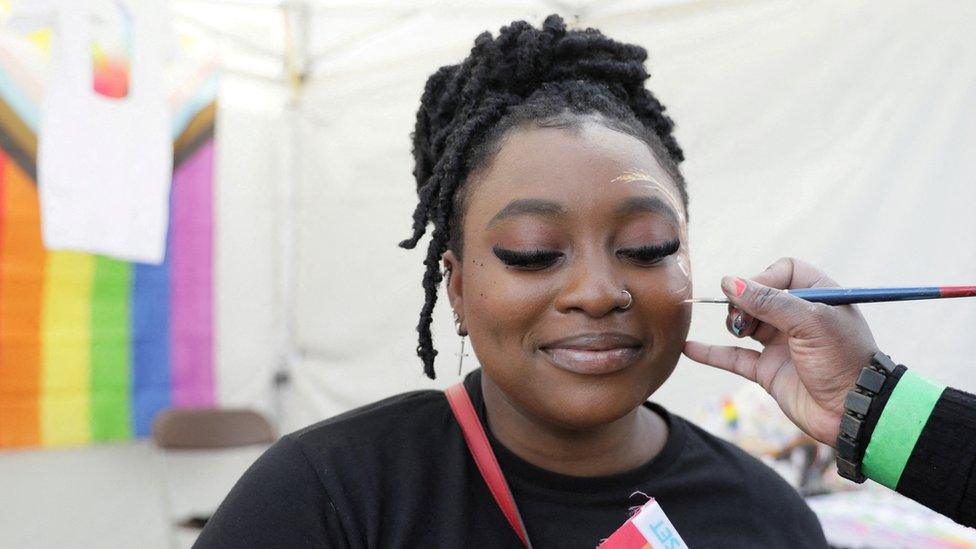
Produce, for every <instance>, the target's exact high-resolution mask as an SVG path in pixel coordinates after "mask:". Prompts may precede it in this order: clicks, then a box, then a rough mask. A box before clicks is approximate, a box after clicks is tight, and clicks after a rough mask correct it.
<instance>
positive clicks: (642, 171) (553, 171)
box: [466, 123, 684, 221]
mask: <svg viewBox="0 0 976 549" xmlns="http://www.w3.org/2000/svg"><path fill="white" fill-rule="evenodd" d="M472 191H473V193H472V195H471V196H470V197H469V198H468V204H467V213H466V216H475V217H481V216H489V217H494V216H496V215H497V214H498V213H499V212H500V211H501V210H502V209H503V208H505V207H507V206H508V205H509V204H511V203H513V202H516V201H526V200H528V201H532V200H536V201H546V202H550V203H554V204H559V205H561V206H562V208H563V209H565V210H568V211H580V210H585V209H587V207H589V206H596V205H606V204H608V203H612V204H613V205H614V207H617V206H622V205H624V203H625V202H627V201H629V202H630V204H631V205H633V204H634V199H635V198H636V197H641V196H653V197H657V198H659V199H660V200H661V201H662V202H663V203H664V204H665V205H667V206H668V207H670V209H672V210H674V214H675V216H676V217H677V218H678V220H679V221H683V220H684V208H683V206H682V204H681V202H680V199H679V197H680V194H679V192H678V189H677V186H676V185H675V183H674V182H673V180H672V179H671V176H670V175H668V173H667V171H666V170H665V169H664V167H663V166H661V164H660V163H659V162H658V161H657V159H656V158H655V157H654V154H653V153H652V152H651V150H650V147H648V146H647V144H646V143H644V142H642V141H641V140H639V139H637V138H635V137H633V136H630V135H627V134H624V133H622V132H619V131H616V130H613V129H610V128H607V127H605V126H602V125H600V124H597V123H585V124H584V125H583V126H582V127H579V128H532V129H522V130H519V131H517V132H516V133H514V134H512V135H509V136H508V137H507V138H506V139H505V140H504V141H503V143H502V144H501V146H500V148H499V150H498V152H497V153H496V155H495V158H494V159H493V160H492V162H491V163H490V165H489V166H486V169H485V170H483V172H482V173H480V174H478V176H477V183H476V185H475V188H474V189H472ZM469 219H470V217H469Z"/></svg>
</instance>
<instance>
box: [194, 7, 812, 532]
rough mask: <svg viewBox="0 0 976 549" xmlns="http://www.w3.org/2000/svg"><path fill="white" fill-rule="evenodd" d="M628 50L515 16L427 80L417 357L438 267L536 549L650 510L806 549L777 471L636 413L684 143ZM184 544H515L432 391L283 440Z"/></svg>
mask: <svg viewBox="0 0 976 549" xmlns="http://www.w3.org/2000/svg"><path fill="white" fill-rule="evenodd" d="M645 58H646V53H645V51H644V50H643V49H642V48H639V47H637V46H632V45H628V44H620V43H617V42H614V41H612V40H610V39H608V38H606V37H604V36H603V35H602V34H600V33H599V32H598V31H596V30H592V29H589V30H585V31H567V30H566V28H565V26H564V24H563V21H562V20H561V19H560V18H559V17H558V16H550V17H549V18H547V19H546V21H545V23H544V24H543V26H542V28H541V29H535V28H533V27H532V26H530V25H529V24H527V23H524V22H516V23H513V24H512V25H510V26H508V27H505V28H503V29H502V30H501V32H500V34H499V36H498V37H496V38H493V37H492V36H491V35H490V34H488V33H485V34H482V35H481V36H479V37H478V38H477V39H476V41H475V46H474V48H473V49H472V50H471V54H470V55H469V57H468V58H467V59H465V60H464V61H463V62H462V63H461V64H460V65H454V66H447V67H443V68H441V69H440V70H439V71H437V73H435V74H434V75H433V76H432V77H431V78H430V79H429V80H428V82H427V86H426V89H425V90H424V94H423V97H422V99H421V106H420V111H419V112H418V116H417V126H416V131H415V133H414V136H413V139H414V156H415V159H416V167H415V170H414V174H415V176H416V179H417V183H418V194H419V204H418V206H417V209H416V212H415V214H414V233H413V236H412V238H410V239H409V240H407V241H405V242H403V243H402V244H401V245H402V246H403V247H406V248H412V247H414V246H415V245H416V244H417V242H418V241H419V239H420V238H421V236H422V235H423V234H424V232H425V230H426V227H427V224H428V223H431V224H433V233H432V237H431V241H430V245H429V247H428V251H427V256H426V260H425V265H426V266H427V273H426V275H425V276H424V280H423V286H424V289H425V290H426V294H427V301H426V303H425V305H424V307H423V310H422V312H421V318H420V325H419V327H418V330H419V332H420V345H419V347H418V353H419V355H420V357H421V359H422V361H423V364H424V371H425V372H426V373H427V375H428V376H430V377H433V376H434V357H435V355H436V351H435V350H434V349H433V347H432V342H431V335H430V322H431V312H432V311H433V308H434V303H435V300H436V297H437V287H438V285H439V284H440V282H441V279H442V275H441V271H440V267H441V265H442V264H443V266H444V267H445V270H446V274H447V295H448V297H449V299H450V303H451V307H452V308H453V310H454V312H455V317H456V319H457V327H458V333H459V334H461V335H462V336H463V335H469V336H470V338H471V344H472V346H473V348H474V352H475V354H476V355H477V357H478V360H479V361H480V363H481V365H482V366H483V371H475V372H473V373H472V374H470V375H468V376H467V378H466V379H465V381H464V387H465V389H466V390H467V392H468V394H469V396H470V398H471V400H472V401H473V403H474V406H475V409H476V410H477V411H478V415H479V418H480V420H481V422H482V424H483V425H484V426H485V430H486V431H487V433H488V437H489V440H490V442H491V444H492V448H493V449H494V452H495V454H496V455H497V457H498V461H499V463H500V465H501V469H502V471H503V472H504V475H505V477H506V478H507V481H508V484H509V486H511V490H512V493H513V494H514V498H515V501H516V504H517V506H518V509H519V511H520V513H521V517H522V519H523V521H524V524H525V527H526V530H527V533H528V537H529V538H530V539H531V541H532V543H533V545H534V546H535V547H556V546H558V547H595V546H596V545H598V544H599V543H600V541H601V540H602V539H605V538H607V537H608V536H610V535H611V534H612V533H613V532H614V531H615V530H616V529H617V528H618V527H619V526H620V525H621V524H622V523H624V522H625V521H626V520H627V518H628V516H629V512H628V510H629V509H630V508H632V507H636V506H640V505H641V504H643V503H644V502H645V501H646V498H647V497H648V496H651V497H654V498H655V499H656V500H657V501H658V502H659V503H660V504H661V506H662V508H663V510H664V512H665V513H666V514H667V515H668V517H669V518H670V520H671V522H672V523H673V524H674V526H675V527H676V529H677V530H678V532H679V534H680V535H681V536H682V538H683V539H684V540H685V542H686V543H687V544H688V545H690V546H691V547H707V546H715V547H718V546H722V547H749V546H756V547H784V546H790V547H802V546H825V545H826V543H825V541H824V537H823V534H822V532H821V530H820V527H819V524H818V522H817V519H816V517H815V516H814V515H813V514H812V512H811V511H810V510H809V509H808V508H807V507H806V505H805V504H804V503H803V501H802V500H801V499H800V498H799V497H798V496H797V495H796V493H795V492H794V491H793V490H792V489H791V488H790V487H789V486H788V485H787V484H786V483H785V482H783V481H782V480H781V479H780V478H779V477H778V476H777V475H776V474H775V473H773V472H772V471H771V470H769V469H768V468H766V467H765V466H763V465H762V464H760V463H759V462H758V461H756V460H755V459H753V458H751V457H749V456H748V455H746V454H745V453H743V452H742V451H740V450H738V449H737V448H735V447H734V446H732V445H730V444H727V443H725V442H723V441H720V440H718V439H716V438H715V437H712V436H710V435H708V434H706V433H705V432H703V431H701V430H700V429H698V428H697V427H695V426H694V425H691V424H690V423H688V422H686V421H685V420H683V419H681V418H679V417H677V416H674V415H671V414H669V413H668V412H667V411H666V410H664V409H663V408H661V407H660V406H657V405H655V404H649V403H646V402H645V401H646V399H647V398H648V397H649V396H650V395H651V394H652V393H654V391H655V390H657V389H658V387H660V386H661V384H663V383H664V381H665V380H666V379H667V378H668V376H669V375H670V374H671V372H672V371H673V369H674V367H675V364H676V363H677V360H678V357H679V355H680V353H681V350H682V347H683V345H684V342H685V338H686V335H687V332H688V325H689V322H690V317H691V309H690V307H689V306H688V305H687V304H685V303H684V302H683V300H685V299H686V298H688V297H689V296H690V292H691V280H690V273H689V270H688V266H689V261H688V246H687V244H688V236H687V210H686V207H687V201H688V200H687V194H686V192H685V184H684V180H683V179H682V177H681V174H680V172H679V171H678V167H677V164H678V162H680V161H681V160H682V152H681V149H680V148H679V146H678V144H677V142H676V141H675V140H674V137H673V136H672V134H671V130H672V127H673V124H672V122H671V120H670V119H668V118H667V117H666V116H665V115H664V108H663V107H662V106H661V104H660V103H659V102H658V101H657V100H656V99H655V98H654V96H653V95H652V94H651V93H650V92H649V91H647V90H646V89H645V88H644V80H646V79H647V73H646V72H645V70H644V67H643V62H644V59H645ZM198 545H199V546H201V547H211V546H214V547H216V546H224V547H241V546H261V547H269V546H282V547H304V546H309V547H312V546H320V547H321V546H330V547H331V546H335V547H389V546H402V547H517V546H519V545H520V542H519V538H518V537H517V535H516V533H515V531H514V530H513V529H512V528H511V527H510V526H509V524H508V523H507V522H506V519H505V517H504V516H503V514H502V512H501V511H500V510H499V507H498V506H497V505H496V503H495V501H494V500H493V498H492V496H491V494H490V493H489V491H488V489H487V488H486V484H485V481H484V480H483V479H482V477H481V475H480V474H479V471H478V469H477V468H476V466H475V464H474V462H473V461H472V458H471V457H470V454H469V452H468V449H467V447H466V446H465V442H464V439H463V438H462V434H461V431H460V429H459V427H458V423H457V421H456V420H455V418H454V416H453V415H452V412H451V409H450V407H449V405H448V402H447V401H446V399H445V397H444V395H443V393H440V392H435V391H420V392H414V393H407V394H402V395H398V396H395V397H392V398H389V399H386V400H383V401H381V402H377V403H375V404H372V405H369V406H366V407H364V408H360V409H357V410H353V411H351V412H348V413H346V414H343V415H341V416H338V417H335V418H332V419H329V420H326V421H324V422H322V423H319V424H317V425H313V426H311V427H308V428H306V429H304V430H302V431H299V432H297V433H293V434H291V435H288V436H286V437H284V438H283V439H282V440H281V441H279V442H278V443H277V444H276V445H275V446H274V447H273V448H272V449H270V450H269V451H268V452H267V453H266V454H265V455H264V456H263V457H262V458H261V459H260V460H258V462H257V463H255V464H254V466H252V468H251V469H250V470H249V471H248V472H247V473H246V474H245V476H244V478H243V479H242V480H241V481H240V482H239V483H238V485H237V486H236V487H235V488H234V489H233V491H232V492H231V493H230V494H229V495H228V497H227V499H226V501H225V502H224V503H223V505H222V506H221V508H220V509H219V510H218V512H217V513H216V515H215V516H214V518H213V519H212V520H211V522H210V523H209V524H208V525H207V528H206V529H205V530H204V532H203V534H202V535H201V537H200V540H199V544H198Z"/></svg>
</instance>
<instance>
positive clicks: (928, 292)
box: [685, 286, 976, 305]
mask: <svg viewBox="0 0 976 549" xmlns="http://www.w3.org/2000/svg"><path fill="white" fill-rule="evenodd" d="M786 291H787V292H789V294H790V295H795V296H796V297H799V298H800V299H805V300H807V301H812V302H814V303H826V304H827V305H850V304H852V303H878V302H881V301H914V300H918V299H945V298H949V297H974V296H976V286H923V287H917V288H797V289H793V290H786ZM728 302H729V300H728V299H726V298H724V297H696V298H693V299H686V300H685V303H728Z"/></svg>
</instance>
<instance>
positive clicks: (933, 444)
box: [898, 388, 976, 526]
mask: <svg viewBox="0 0 976 549" xmlns="http://www.w3.org/2000/svg"><path fill="white" fill-rule="evenodd" d="M898 492H899V493H901V494H903V495H905V496H908V497H910V498H912V499H914V500H915V501H917V502H919V503H921V504H922V505H925V506H926V507H928V508H930V509H932V510H934V511H937V512H939V513H941V514H943V515H945V516H947V517H949V518H951V519H952V520H954V521H956V522H958V523H960V524H963V525H965V526H976V396H973V395H971V394H969V393H964V392H962V391H957V390H955V389H951V388H949V389H946V390H945V391H943V392H942V396H941V397H940V398H939V400H938V402H936V404H935V408H934V409H933V410H932V415H931V416H929V420H928V422H927V423H926V424H925V428H924V429H923V430H922V433H921V435H919V437H918V442H916V444H915V448H914V449H913V450H912V453H911V455H910V457H909V458H908V463H906V465H905V469H904V471H902V474H901V478H900V479H899V481H898Z"/></svg>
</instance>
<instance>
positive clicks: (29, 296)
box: [0, 46, 217, 449]
mask: <svg viewBox="0 0 976 549" xmlns="http://www.w3.org/2000/svg"><path fill="white" fill-rule="evenodd" d="M29 72H30V71H27V70H26V69H25V67H24V66H23V64H18V61H17V59H16V56H15V55H11V52H10V51H9V50H7V51H4V48H3V47H2V46H0V449H2V448H14V447H34V446H63V445H78V444H87V443H91V442H100V441H113V440H124V439H129V438H132V437H141V436H145V435H147V434H148V433H149V431H150V427H151V423H152V420H153V417H154V416H155V415H156V413H157V412H159V411H160V410H161V409H163V408H167V407H205V406H211V405H213V403H214V374H213V371H214V346H213V269H212V266H213V230H214V229H213V227H214V225H213V173H214V123H215V113H216V103H215V101H214V97H215V90H216V78H217V76H216V73H212V74H210V76H208V77H206V78H201V79H200V82H201V85H200V86H199V88H200V92H199V93H198V94H196V95H195V96H192V97H186V98H182V99H181V103H182V104H183V108H181V109H180V110H179V112H178V113H177V115H176V116H175V117H174V125H175V126H176V127H175V128H174V139H175V141H174V147H175V155H174V163H175V166H174V172H173V183H172V190H171V196H170V219H169V235H168V238H167V246H166V258H165V261H164V262H163V263H162V264H160V265H148V264H139V263H131V262H125V261H119V260H115V259H111V258H108V257H102V256H97V255H91V254H86V253H77V252H68V251H49V250H47V249H45V248H44V246H43V245H42V242H41V220H40V208H39V203H38V193H37V183H36V181H37V180H36V155H37V137H36V128H37V97H38V93H37V89H38V85H37V82H36V81H31V80H30V79H29V78H28V79H24V78H23V76H24V75H25V74H28V73H29Z"/></svg>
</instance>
